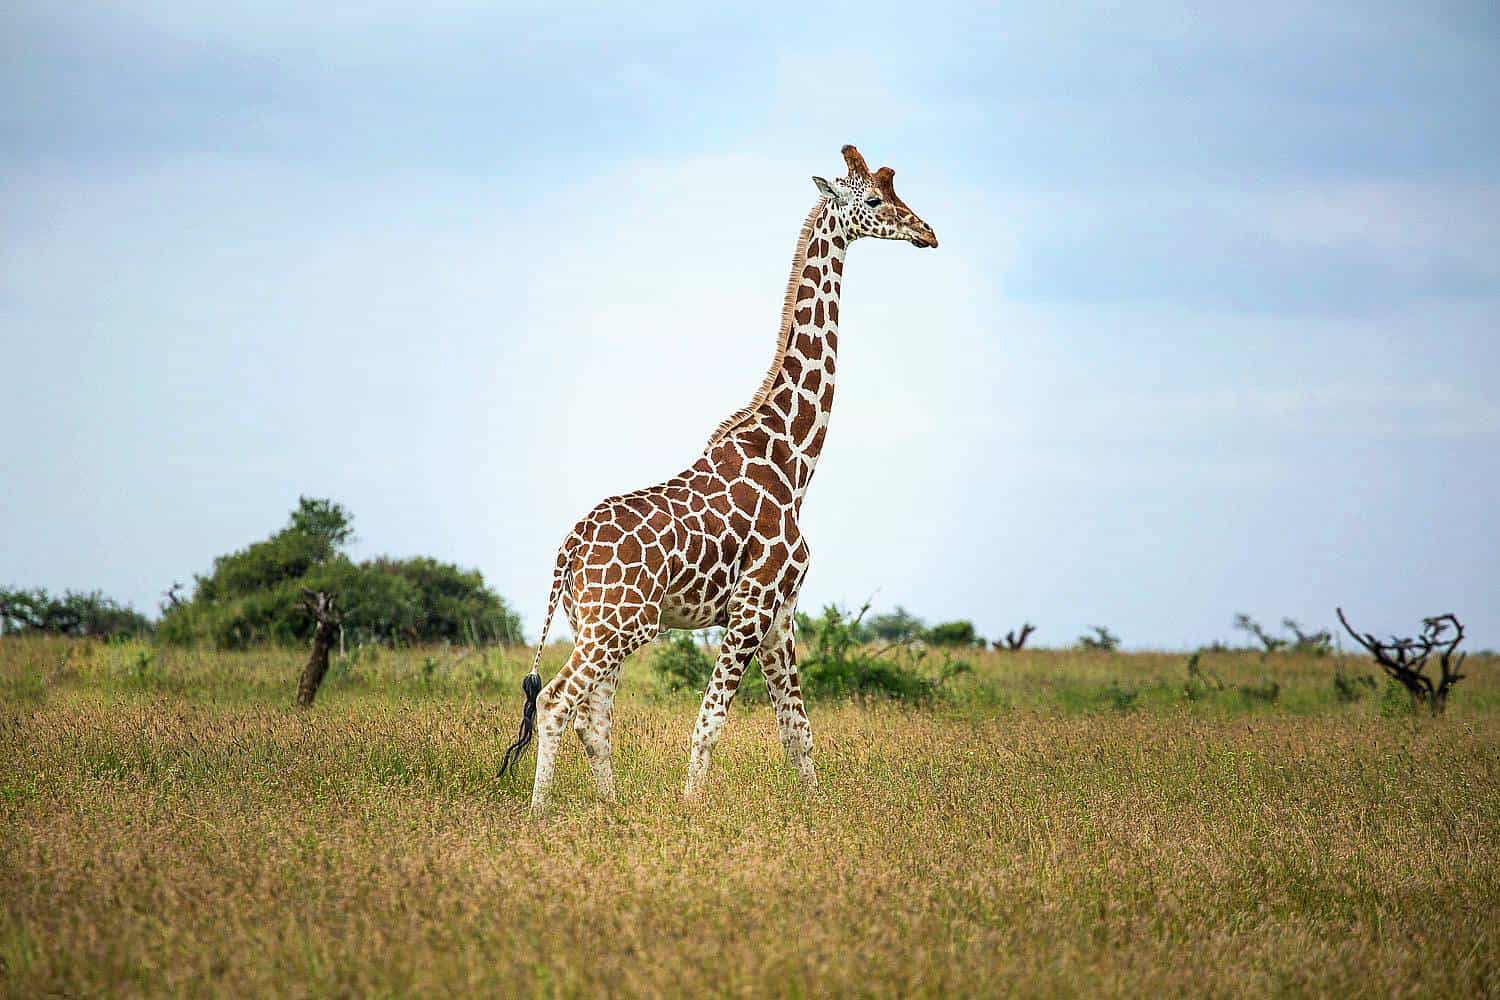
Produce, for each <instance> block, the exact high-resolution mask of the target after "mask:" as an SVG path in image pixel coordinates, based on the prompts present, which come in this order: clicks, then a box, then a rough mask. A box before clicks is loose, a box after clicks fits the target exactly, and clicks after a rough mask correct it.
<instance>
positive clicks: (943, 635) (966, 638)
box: [922, 619, 985, 648]
mask: <svg viewBox="0 0 1500 1000" xmlns="http://www.w3.org/2000/svg"><path fill="white" fill-rule="evenodd" d="M922 638H924V639H926V640H927V641H928V642H930V643H932V644H933V645H934V646H978V647H980V648H983V647H984V645H985V641H984V636H982V635H980V634H979V633H977V632H976V631H974V623H973V622H971V621H968V620H965V619H960V620H959V621H952V622H942V623H940V624H938V625H934V626H932V628H930V629H928V630H927V631H926V632H925V633H924V634H923V636H922Z"/></svg>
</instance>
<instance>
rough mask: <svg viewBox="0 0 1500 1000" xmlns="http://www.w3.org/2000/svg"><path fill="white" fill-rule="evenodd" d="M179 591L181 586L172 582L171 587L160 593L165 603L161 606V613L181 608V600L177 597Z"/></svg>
mask: <svg viewBox="0 0 1500 1000" xmlns="http://www.w3.org/2000/svg"><path fill="white" fill-rule="evenodd" d="M181 589H182V584H180V583H178V582H177V581H176V580H173V581H172V586H170V587H168V588H167V589H166V590H163V591H162V592H161V596H163V597H165V598H166V601H165V602H164V603H163V604H162V605H161V609H162V610H163V611H167V610H169V609H171V608H180V607H182V598H181V597H180V596H178V593H177V592H178V591H179V590H181Z"/></svg>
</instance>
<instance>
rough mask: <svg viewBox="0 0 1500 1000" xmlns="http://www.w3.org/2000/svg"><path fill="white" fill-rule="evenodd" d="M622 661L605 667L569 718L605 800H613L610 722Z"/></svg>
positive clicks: (613, 780)
mask: <svg viewBox="0 0 1500 1000" xmlns="http://www.w3.org/2000/svg"><path fill="white" fill-rule="evenodd" d="M622 661H623V657H621V658H620V660H616V661H615V662H614V663H613V664H612V665H611V666H609V667H608V668H607V669H606V670H605V672H604V675H603V676H602V677H600V678H599V679H598V681H597V682H596V683H595V684H594V689H593V690H592V691H590V692H589V694H588V697H587V698H586V699H585V700H584V704H583V705H582V706H581V707H580V708H579V710H578V713H577V715H575V716H574V718H573V731H574V732H576V733H577V734H578V740H579V742H580V743H582V744H583V752H584V754H585V755H586V756H587V757H588V759H589V768H590V769H591V770H593V772H594V783H595V784H597V785H598V786H599V795H600V797H601V798H603V799H604V800H605V801H606V802H614V801H615V772H614V766H613V765H612V764H611V762H610V760H611V757H612V756H613V752H614V751H613V744H612V743H611V741H610V730H611V728H612V726H613V723H614V709H615V689H616V688H618V687H619V686H620V671H621V669H622V668H623V666H624V664H623V662H622Z"/></svg>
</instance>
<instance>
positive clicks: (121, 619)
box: [0, 589, 151, 639]
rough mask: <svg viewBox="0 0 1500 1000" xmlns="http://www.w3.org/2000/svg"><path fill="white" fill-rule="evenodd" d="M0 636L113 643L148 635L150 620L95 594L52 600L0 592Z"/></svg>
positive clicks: (38, 593)
mask: <svg viewBox="0 0 1500 1000" xmlns="http://www.w3.org/2000/svg"><path fill="white" fill-rule="evenodd" d="M0 632H10V633H19V632H42V633H50V634H52V635H71V636H77V637H80V638H95V639H113V638H117V637H120V636H138V635H147V634H149V633H150V632H151V620H150V619H149V618H147V617H146V616H145V615H143V614H141V613H140V612H138V611H136V610H134V609H133V608H129V607H126V606H124V605H121V604H119V603H118V602H116V601H113V600H111V599H110V598H108V597H105V596H104V595H103V594H101V593H100V592H99V591H97V590H95V591H91V592H89V593H86V594H85V593H78V592H75V591H71V590H69V591H64V592H63V594H62V596H61V597H53V596H52V595H51V594H48V593H47V591H45V590H42V589H35V590H21V589H15V590H6V589H0Z"/></svg>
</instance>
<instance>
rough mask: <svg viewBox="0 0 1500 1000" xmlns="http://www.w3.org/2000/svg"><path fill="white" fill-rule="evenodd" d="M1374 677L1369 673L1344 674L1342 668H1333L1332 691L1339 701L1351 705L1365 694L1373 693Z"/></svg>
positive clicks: (1374, 686)
mask: <svg viewBox="0 0 1500 1000" xmlns="http://www.w3.org/2000/svg"><path fill="white" fill-rule="evenodd" d="M1376 686H1377V685H1376V683H1375V678H1373V677H1371V676H1370V675H1369V674H1353V675H1350V674H1346V673H1344V671H1343V670H1342V669H1335V670H1334V673H1333V693H1334V696H1335V697H1337V698H1338V700H1339V701H1341V702H1343V703H1344V704H1346V705H1352V704H1353V703H1354V702H1356V701H1359V700H1360V699H1361V698H1363V697H1364V696H1365V695H1367V694H1373V693H1374V691H1375V688H1376Z"/></svg>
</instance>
